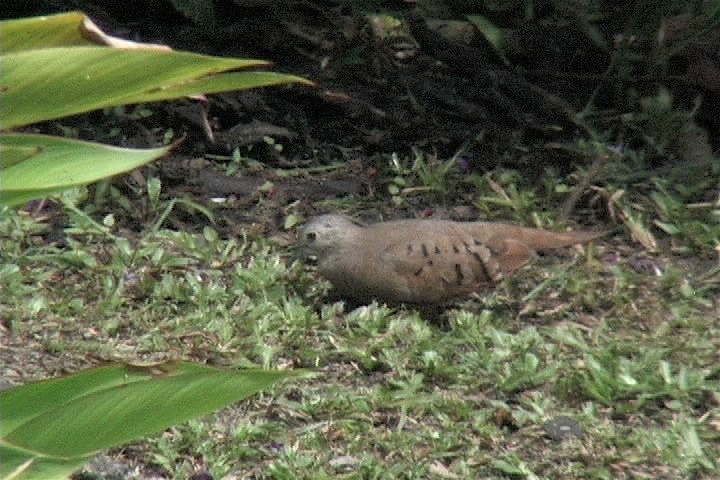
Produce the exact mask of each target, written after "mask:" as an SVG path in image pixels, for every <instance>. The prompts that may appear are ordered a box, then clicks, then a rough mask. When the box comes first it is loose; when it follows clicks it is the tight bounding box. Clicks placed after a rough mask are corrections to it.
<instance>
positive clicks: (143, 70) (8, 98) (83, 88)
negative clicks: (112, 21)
mask: <svg viewBox="0 0 720 480" xmlns="http://www.w3.org/2000/svg"><path fill="white" fill-rule="evenodd" d="M0 63H2V65H3V69H2V77H1V84H0V91H2V92H3V93H2V97H0V100H1V103H0V129H7V128H11V127H17V126H21V125H27V124H29V123H33V122H38V121H41V120H50V119H54V118H59V117H63V116H67V115H73V114H77V113H81V112H86V111H89V110H95V109H99V108H104V107H109V106H114V105H126V104H129V103H139V102H145V101H155V100H166V99H170V98H177V97H182V96H185V95H189V94H201V93H204V92H208V91H211V92H221V91H229V90H236V89H243V88H253V87H258V86H262V85H277V84H280V83H293V82H305V83H309V82H308V81H307V80H303V79H301V78H300V77H295V76H291V75H282V74H277V73H274V74H270V73H267V72H266V74H265V75H259V74H260V73H261V72H253V75H248V74H246V75H245V76H243V75H238V74H235V75H229V74H226V75H219V74H221V73H223V72H226V71H228V70H233V69H238V68H247V67H254V66H259V65H266V64H267V62H265V61H262V60H244V59H235V58H219V57H211V56H207V55H200V54H196V53H190V52H177V51H167V50H141V49H116V48H108V47H64V48H44V49H37V50H26V51H20V52H11V53H7V54H5V55H2V56H0Z"/></svg>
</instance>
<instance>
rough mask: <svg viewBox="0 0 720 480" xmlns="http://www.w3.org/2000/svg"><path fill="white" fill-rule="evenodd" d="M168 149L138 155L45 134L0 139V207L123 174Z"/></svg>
mask: <svg viewBox="0 0 720 480" xmlns="http://www.w3.org/2000/svg"><path fill="white" fill-rule="evenodd" d="M169 149H170V147H160V148H151V149H143V150H138V149H132V148H120V147H114V146H110V145H102V144H98V143H90V142H84V141H81V140H73V139H68V138H60V137H53V136H49V135H39V134H30V133H5V134H0V152H6V153H7V154H8V155H7V157H8V158H6V159H4V160H3V161H2V163H0V205H17V204H20V203H23V202H25V201H27V200H29V199H32V198H37V197H40V196H45V195H49V194H51V193H55V192H59V191H62V190H65V189H67V188H69V187H73V186H77V185H85V184H87V183H91V182H94V181H97V180H100V179H102V178H107V177H110V176H113V175H117V174H119V173H124V172H127V171H129V170H132V169H134V168H137V167H139V166H142V165H144V164H146V163H148V162H150V161H151V160H154V159H156V158H158V157H161V156H163V155H165V154H166V153H167V152H168V150H169ZM4 165H9V166H7V167H6V168H5V167H4Z"/></svg>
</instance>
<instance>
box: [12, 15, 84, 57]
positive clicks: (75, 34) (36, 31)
mask: <svg viewBox="0 0 720 480" xmlns="http://www.w3.org/2000/svg"><path fill="white" fill-rule="evenodd" d="M86 19H87V17H86V16H85V15H84V14H83V13H81V12H68V13H61V14H59V15H50V16H44V17H31V18H20V19H14V20H3V21H1V22H0V53H8V52H15V51H20V50H28V49H33V48H47V47H58V46H66V47H69V46H73V45H92V44H93V42H91V41H90V40H88V39H87V38H85V37H83V35H82V29H81V26H82V23H83V22H84V21H85V20H86Z"/></svg>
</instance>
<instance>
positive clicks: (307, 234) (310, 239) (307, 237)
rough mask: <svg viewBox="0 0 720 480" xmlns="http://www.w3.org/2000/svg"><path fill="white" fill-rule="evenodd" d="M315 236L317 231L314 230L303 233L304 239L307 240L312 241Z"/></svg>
mask: <svg viewBox="0 0 720 480" xmlns="http://www.w3.org/2000/svg"><path fill="white" fill-rule="evenodd" d="M316 238H317V233H315V232H308V233H306V234H305V239H306V240H307V241H308V242H314V241H315V239H316Z"/></svg>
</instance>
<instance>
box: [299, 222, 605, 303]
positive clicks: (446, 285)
mask: <svg viewBox="0 0 720 480" xmlns="http://www.w3.org/2000/svg"><path fill="white" fill-rule="evenodd" d="M603 234H604V232H588V231H584V232H583V231H581V232H566V233H560V232H551V231H548V230H540V229H535V228H525V227H518V226H515V225H508V224H503V223H494V222H454V221H450V220H433V219H428V220H396V221H391V222H383V223H376V224H373V225H369V226H362V225H361V224H359V223H357V222H355V221H353V220H351V219H350V218H348V217H345V216H342V215H322V216H319V217H315V218H313V219H311V220H310V221H309V222H308V223H307V224H306V225H305V226H304V227H303V228H302V230H301V232H300V237H299V239H298V241H299V244H300V247H301V249H302V250H303V254H304V255H305V256H306V257H316V258H317V266H318V271H319V272H320V274H321V275H322V276H323V277H324V278H326V279H327V280H329V281H330V283H331V284H332V285H333V287H334V288H335V290H336V291H337V293H338V294H339V295H340V296H342V297H346V298H349V299H354V300H357V301H361V302H366V301H370V300H373V299H375V300H378V301H385V302H390V303H401V302H404V303H415V304H442V303H446V302H448V301H451V300H453V299H457V298H460V297H463V296H466V295H468V294H470V293H472V292H477V291H481V290H483V289H485V288H487V287H489V286H492V285H493V284H495V283H497V282H498V281H499V280H501V279H502V278H503V277H504V276H505V275H508V274H510V273H512V272H514V271H516V270H518V269H519V268H521V267H522V266H524V265H525V264H526V263H528V261H529V260H530V256H531V253H532V251H533V250H535V249H538V250H543V249H552V248H560V247H567V246H570V245H573V244H576V243H584V242H588V241H590V240H592V239H594V238H597V237H599V236H601V235H603Z"/></svg>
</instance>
